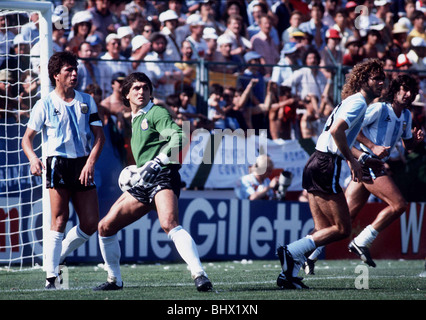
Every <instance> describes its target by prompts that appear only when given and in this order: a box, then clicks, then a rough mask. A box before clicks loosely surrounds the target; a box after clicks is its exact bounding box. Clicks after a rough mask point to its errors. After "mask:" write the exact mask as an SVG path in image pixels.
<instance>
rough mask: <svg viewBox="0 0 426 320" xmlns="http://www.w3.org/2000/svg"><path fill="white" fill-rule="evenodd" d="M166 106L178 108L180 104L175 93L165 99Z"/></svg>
mask: <svg viewBox="0 0 426 320" xmlns="http://www.w3.org/2000/svg"><path fill="white" fill-rule="evenodd" d="M166 104H167V105H168V106H170V107H180V106H181V105H182V102H181V101H180V97H179V95H178V94H177V93H173V94H170V95H168V96H167V97H166Z"/></svg>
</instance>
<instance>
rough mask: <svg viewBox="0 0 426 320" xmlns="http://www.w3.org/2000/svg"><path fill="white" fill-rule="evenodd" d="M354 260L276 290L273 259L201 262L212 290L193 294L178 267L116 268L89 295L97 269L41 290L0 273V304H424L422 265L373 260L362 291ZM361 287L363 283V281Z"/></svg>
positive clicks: (35, 274) (37, 280)
mask: <svg viewBox="0 0 426 320" xmlns="http://www.w3.org/2000/svg"><path fill="white" fill-rule="evenodd" d="M358 265H362V266H365V265H363V264H362V263H361V262H360V261H359V260H327V261H325V260H320V261H318V262H317V264H316V275H312V276H305V275H303V276H304V277H305V279H304V282H305V284H307V285H308V286H309V287H310V288H311V289H309V290H280V289H278V287H277V286H276V284H275V282H276V278H277V276H278V274H279V271H280V266H279V262H278V260H276V261H275V260H271V261H227V262H205V263H204V266H205V269H206V271H207V273H208V275H209V277H210V279H211V280H212V282H213V285H214V291H213V292H208V293H199V292H197V291H196V289H195V286H194V284H193V281H192V280H191V278H190V273H189V271H188V270H187V268H186V265H184V264H181V263H170V264H168V263H161V264H134V265H122V269H121V270H122V276H123V280H124V290H122V291H115V292H94V291H93V290H92V288H93V287H94V286H96V285H98V284H100V283H102V282H104V281H105V280H106V272H105V271H104V270H103V268H102V267H101V266H95V265H81V266H80V265H78V266H69V267H68V274H69V289H67V290H55V291H50V290H49V291H48V290H44V289H43V287H44V277H45V275H44V272H43V271H42V270H41V269H35V268H32V269H23V270H16V269H14V268H12V269H7V268H4V267H2V268H0V299H1V300H15V301H16V300H169V302H170V301H171V300H176V299H178V300H188V301H191V300H192V301H193V300H203V301H206V300H225V301H226V300H228V301H229V300H317V299H319V300H424V299H425V298H426V277H421V276H420V274H421V273H422V272H423V271H424V260H405V261H398V260H377V267H376V268H368V269H367V270H368V289H357V288H356V285H355V283H356V279H357V277H359V276H361V275H363V276H367V275H366V274H360V273H359V272H358V273H356V272H355V268H356V267H357V266H358ZM363 283H364V284H365V282H363Z"/></svg>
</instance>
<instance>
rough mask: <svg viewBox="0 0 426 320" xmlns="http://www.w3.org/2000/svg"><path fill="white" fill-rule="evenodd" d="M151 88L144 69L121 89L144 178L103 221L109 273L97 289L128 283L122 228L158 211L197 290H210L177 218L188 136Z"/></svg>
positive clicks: (102, 243)
mask: <svg viewBox="0 0 426 320" xmlns="http://www.w3.org/2000/svg"><path fill="white" fill-rule="evenodd" d="M152 92H153V87H152V83H151V80H150V79H149V78H148V77H147V76H146V75H145V74H144V73H141V72H135V73H132V74H130V75H129V76H127V77H126V78H125V79H124V80H123V84H122V90H121V94H122V97H123V102H124V105H125V106H127V107H130V108H131V111H132V139H131V147H132V153H133V156H134V158H135V161H136V165H137V167H138V168H140V173H141V181H140V182H139V183H138V184H137V185H135V186H133V187H132V188H130V189H129V190H128V191H126V192H124V193H123V194H122V195H121V196H120V198H119V199H118V200H117V201H116V202H115V203H114V204H113V205H112V207H111V209H110V210H109V212H108V214H107V215H106V216H105V217H104V218H103V219H102V220H101V221H100V222H99V227H98V232H99V245H100V249H101V253H102V257H103V259H104V261H105V266H106V269H107V271H108V277H107V282H105V283H103V284H101V285H99V286H98V287H96V288H94V290H96V291H100V290H121V289H122V288H123V281H122V278H121V271H120V255H121V253H120V246H119V243H118V236H117V232H118V231H120V230H121V229H123V228H124V227H126V226H127V225H129V224H131V223H133V222H134V221H136V220H138V219H140V218H142V217H143V216H144V215H146V214H147V213H148V212H150V211H151V210H156V211H157V214H158V220H159V221H160V225H161V227H162V228H163V230H164V231H165V232H166V233H167V235H168V237H169V238H170V239H171V240H172V241H173V243H174V244H175V246H176V249H177V251H178V253H179V254H180V256H181V257H182V259H183V260H184V261H185V262H186V263H187V265H188V267H189V269H190V271H191V275H192V278H193V279H194V282H195V286H196V288H197V290H198V291H209V290H211V289H212V284H211V282H210V280H209V279H208V277H207V274H206V273H205V271H204V269H203V266H202V265H201V262H200V258H199V255H198V251H197V247H196V245H195V242H194V240H193V239H192V237H191V236H190V234H189V233H188V232H187V231H186V230H185V229H183V228H182V226H180V225H179V223H178V220H179V219H178V198H179V194H180V188H181V179H180V174H179V171H178V170H179V168H180V164H179V162H178V153H179V151H180V150H182V145H183V140H184V139H185V142H186V141H187V139H186V137H184V134H183V132H182V128H181V127H179V126H178V125H177V124H176V123H175V122H174V121H173V119H172V118H171V116H170V113H169V112H168V111H167V109H165V108H163V107H161V106H158V105H155V104H154V103H153V102H152V101H151V95H152Z"/></svg>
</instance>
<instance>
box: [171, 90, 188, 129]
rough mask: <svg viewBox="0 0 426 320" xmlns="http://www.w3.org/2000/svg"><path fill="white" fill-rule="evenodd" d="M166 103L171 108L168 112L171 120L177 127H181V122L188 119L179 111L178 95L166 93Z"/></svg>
mask: <svg viewBox="0 0 426 320" xmlns="http://www.w3.org/2000/svg"><path fill="white" fill-rule="evenodd" d="M166 105H167V107H169V108H170V110H171V112H170V114H171V116H172V118H173V120H174V121H175V122H176V124H177V125H178V126H179V127H182V125H183V122H184V121H188V119H187V118H186V116H185V115H184V114H182V113H181V112H180V111H179V109H180V106H181V101H180V98H179V95H178V94H175V93H174V94H171V95H168V96H167V98H166Z"/></svg>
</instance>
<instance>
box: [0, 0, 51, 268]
mask: <svg viewBox="0 0 426 320" xmlns="http://www.w3.org/2000/svg"><path fill="white" fill-rule="evenodd" d="M52 8H53V6H52V3H51V2H48V1H16V0H15V1H1V2H0V17H4V19H5V21H6V24H5V27H2V25H0V31H2V32H3V34H6V33H7V32H12V34H17V33H19V32H20V30H21V29H22V26H23V25H24V24H25V23H26V22H28V19H26V20H25V19H22V20H21V17H25V16H26V17H28V16H29V15H30V14H31V13H32V12H37V13H38V34H39V36H38V42H39V48H40V53H39V63H40V64H39V73H35V72H34V70H33V69H32V67H31V62H30V63H28V61H31V59H32V58H33V56H31V53H30V50H28V52H25V53H24V54H22V53H21V52H19V53H17V52H14V51H13V46H18V49H19V46H20V45H21V44H17V43H18V42H16V44H14V43H13V40H12V39H10V38H9V37H8V35H6V36H3V37H0V46H4V47H6V48H9V47H12V50H11V51H8V50H5V51H6V52H4V51H0V58H1V59H0V61H1V62H3V66H2V68H1V69H2V70H0V73H1V72H3V75H5V76H3V77H2V79H0V85H2V91H0V267H4V266H7V267H11V266H19V267H20V268H22V267H23V266H24V265H25V266H28V265H29V266H35V265H36V264H41V263H42V262H43V238H45V237H44V235H45V234H46V231H47V230H48V229H49V226H50V203H49V197H48V192H47V190H46V188H45V187H44V186H45V177H44V176H43V178H40V177H35V176H32V175H31V173H30V169H29V167H30V165H29V161H28V159H27V158H26V156H25V154H24V152H23V151H22V147H21V141H22V136H23V134H24V132H25V129H26V121H28V116H29V113H30V110H31V107H32V106H33V104H34V103H32V101H35V98H36V97H39V98H43V97H45V96H46V95H48V94H49V92H50V91H51V85H50V80H49V75H48V61H49V58H50V56H51V55H52ZM10 21H12V22H11V23H10ZM2 29H3V30H2ZM10 35H11V34H10ZM15 37H16V36H15ZM25 44H26V43H25ZM28 45H29V47H30V49H31V46H32V45H33V43H32V42H28ZM37 58H38V57H37ZM25 61H26V62H27V63H25ZM1 62H0V64H1ZM9 74H16V75H19V76H24V75H28V76H27V79H30V80H23V79H22V78H19V77H17V79H12V78H11V79H9V78H8V77H9ZM5 77H6V78H5ZM26 81H28V82H26ZM26 84H28V85H29V86H30V88H33V86H32V85H33V84H39V85H38V88H37V89H34V91H37V92H33V91H31V90H30V92H29V93H28V92H25V88H24V85H26ZM3 88H6V89H5V90H3ZM11 88H12V89H11ZM23 97H25V99H27V100H24V99H23ZM23 101H27V102H28V103H26V104H25V106H30V107H29V108H24V102H23ZM2 104H3V105H2ZM22 114H26V117H22V116H21V115H22ZM44 149H45V148H43V142H42V135H41V134H40V133H39V134H37V136H36V138H35V140H34V150H35V151H36V154H37V155H38V156H41V157H42V158H43V160H44V159H45V155H44V151H43V150H44Z"/></svg>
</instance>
